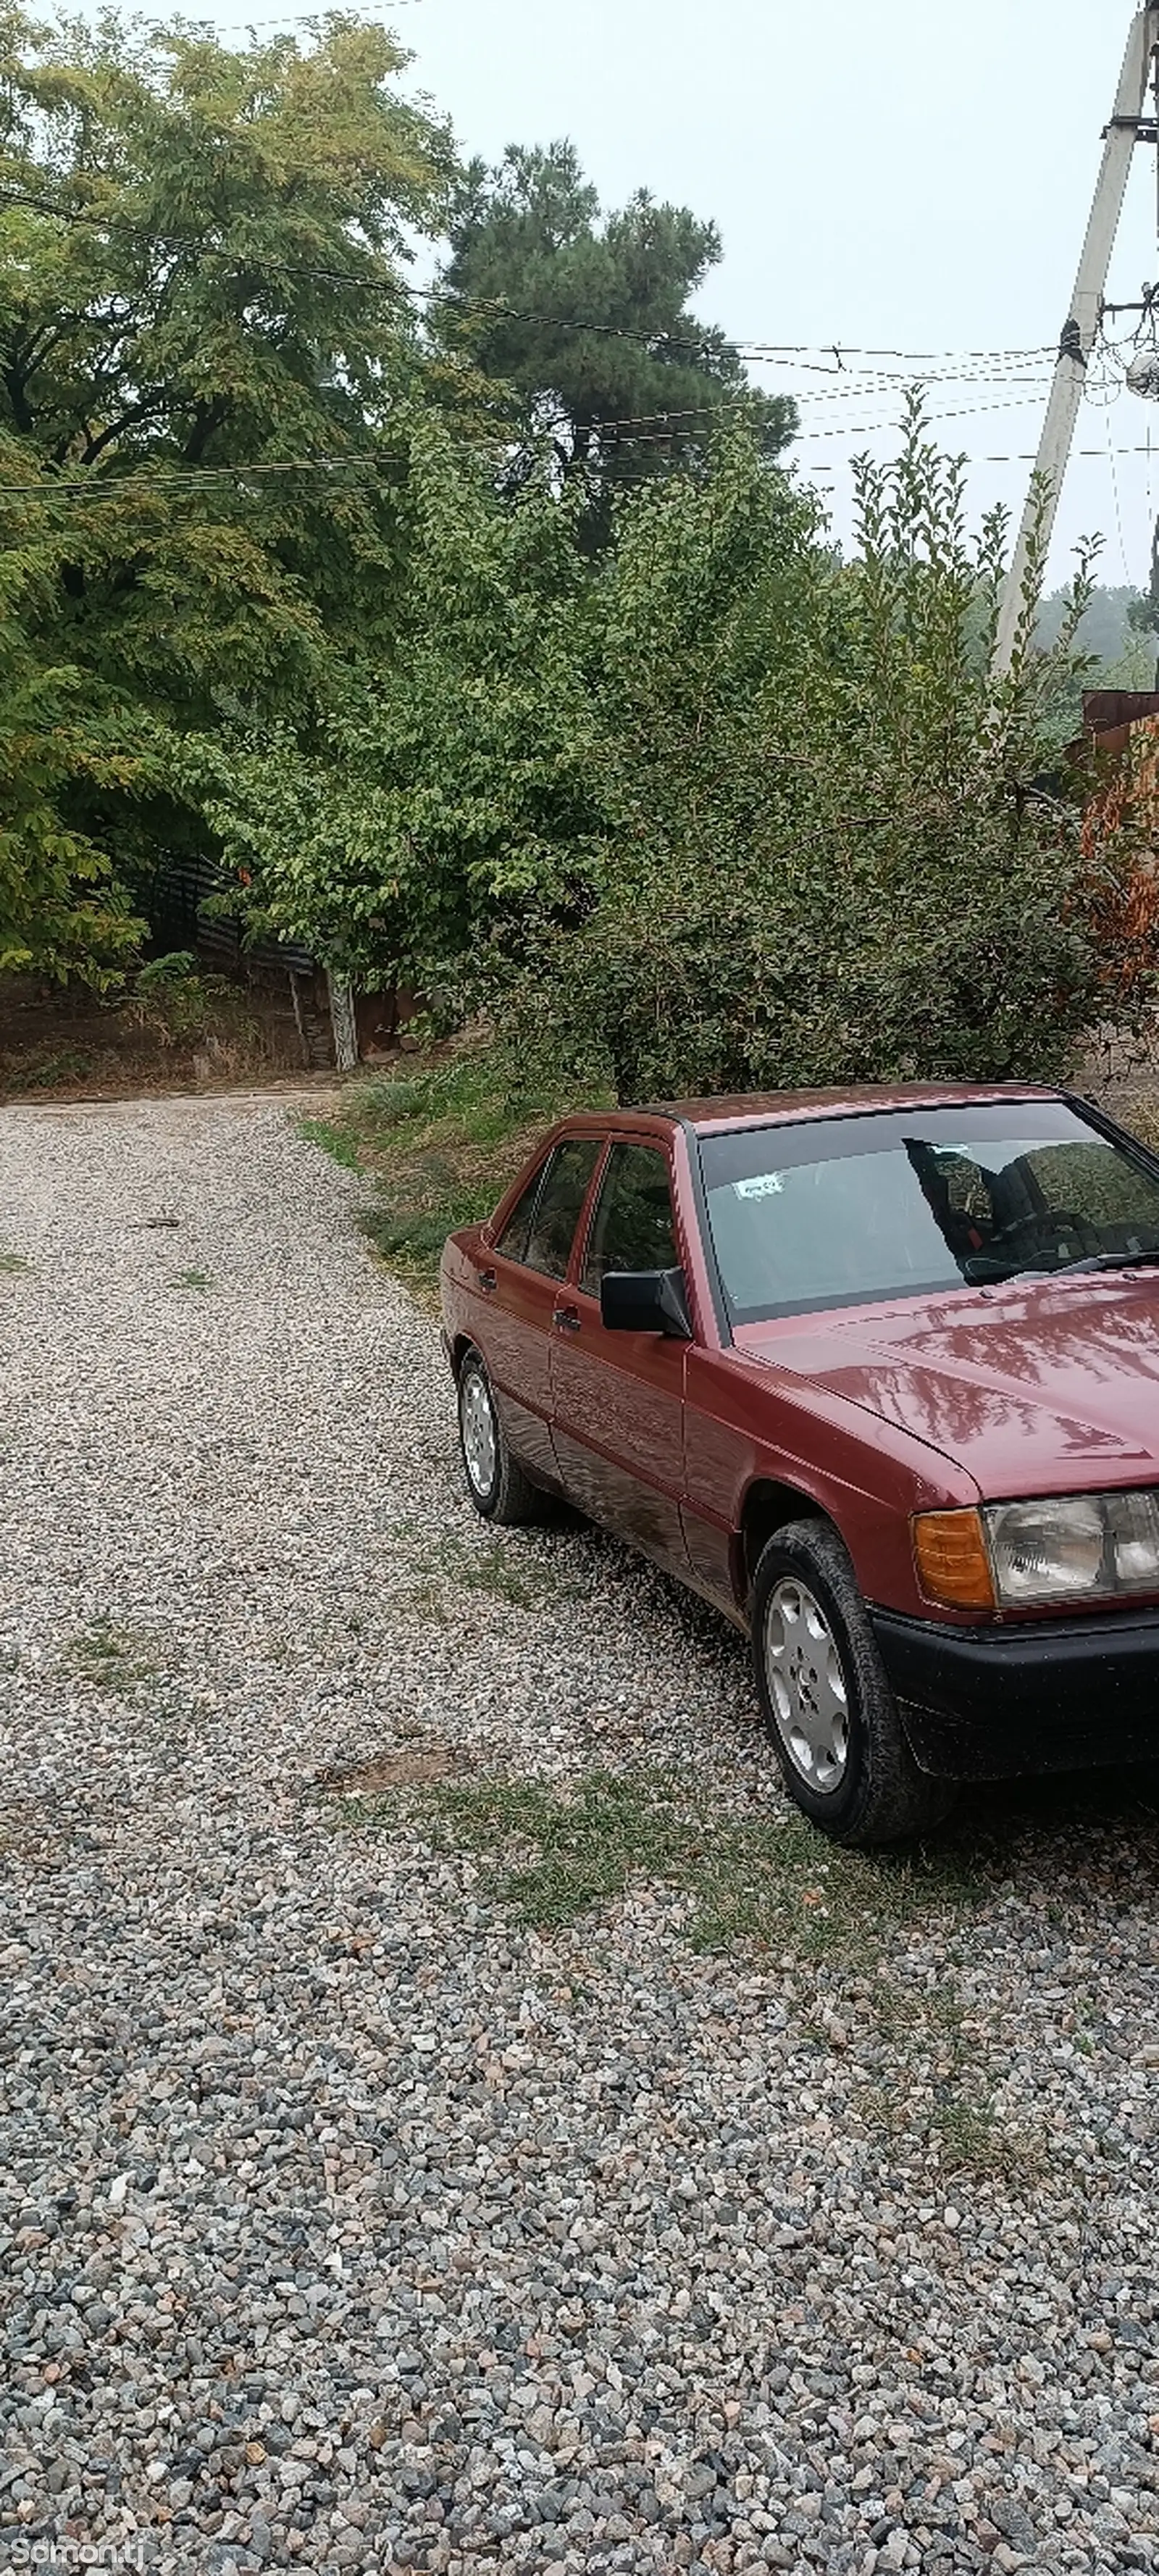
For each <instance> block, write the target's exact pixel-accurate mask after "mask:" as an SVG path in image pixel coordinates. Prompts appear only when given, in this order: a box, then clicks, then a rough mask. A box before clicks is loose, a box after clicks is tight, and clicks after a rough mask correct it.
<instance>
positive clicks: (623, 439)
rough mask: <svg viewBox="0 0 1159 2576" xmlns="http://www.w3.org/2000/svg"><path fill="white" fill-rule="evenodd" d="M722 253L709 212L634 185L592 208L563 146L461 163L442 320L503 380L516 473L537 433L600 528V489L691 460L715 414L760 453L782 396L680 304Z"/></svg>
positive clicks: (783, 418) (791, 423)
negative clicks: (757, 383) (463, 172)
mask: <svg viewBox="0 0 1159 2576" xmlns="http://www.w3.org/2000/svg"><path fill="white" fill-rule="evenodd" d="M720 255H721V247H720V237H719V235H718V233H717V230H716V227H715V225H714V224H711V223H703V222H701V221H700V220H699V219H698V218H697V217H696V216H695V215H693V214H692V213H691V212H690V211H689V209H688V208H687V207H686V206H668V205H658V204H657V203H656V201H655V199H654V198H652V197H651V196H649V195H648V193H647V191H646V190H643V189H641V190H640V191H639V192H638V193H637V195H635V196H634V197H632V198H631V199H630V200H629V203H628V204H627V205H626V206H625V207H623V208H622V209H621V210H620V212H618V213H615V214H609V215H607V216H601V212H600V206H599V199H598V197H597V194H596V191H595V189H594V188H593V187H592V186H591V185H590V184H589V183H588V182H587V181H585V179H584V177H583V174H582V171H581V169H580V166H579V162H578V159H577V157H576V154H575V151H574V149H573V147H572V145H571V144H570V143H555V144H552V145H551V146H550V148H549V149H548V150H546V151H525V150H522V149H520V148H519V147H518V146H515V145H513V146H511V148H510V149H509V150H508V151H507V152H506V153H505V155H504V158H503V161H502V162H501V164H500V166H499V168H498V169H497V170H493V171H488V170H487V169H486V168H485V167H484V166H483V164H482V163H481V162H475V163H474V164H473V165H472V167H471V169H470V170H469V172H468V173H467V177H466V181H465V184H464V186H463V188H462V190H461V192H460V196H459V200H458V204H457V208H456V213H455V217H454V221H453V223H452V228H451V258H450V261H449V263H448V265H447V267H446V268H445V270H444V272H443V277H442V286H443V290H444V299H445V300H444V301H443V303H442V305H441V308H440V314H439V319H440V322H441V328H442V330H443V333H444V334H445V336H446V339H447V342H448V344H449V345H450V346H451V347H452V348H455V349H465V350H469V351H470V352H471V355H472V356H473V357H474V358H475V360H476V361H477V363H478V365H479V366H480V368H481V369H482V370H483V371H484V372H485V373H486V374H487V375H488V376H491V377H493V378H495V379H496V380H497V381H498V382H500V383H502V384H504V385H506V386H507V387H508V388H509V389H510V391H509V399H508V402H507V405H506V414H505V416H506V419H507V420H508V422H509V424H510V430H511V435H512V438H513V441H514V442H515V447H516V472H517V473H518V472H519V471H523V470H527V465H528V461H529V460H530V459H531V458H533V457H534V454H535V452H536V445H537V441H538V440H539V439H540V438H541V437H542V435H543V433H544V432H547V433H548V434H549V435H550V437H551V439H552V441H553V442H554V447H555V452H556V456H557V459H558V462H559V467H560V470H561V472H562V473H563V474H564V475H567V476H571V477H573V478H575V479H577V480H580V481H582V482H583V483H584V484H585V485H586V486H587V487H588V489H589V491H590V493H591V496H592V500H593V511H592V526H593V528H594V529H595V530H597V531H598V532H599V533H600V534H602V535H606V533H607V526H608V519H607V508H606V497H607V494H608V492H609V489H610V488H612V487H615V486H617V485H619V484H621V483H623V482H625V481H638V480H639V479H640V478H641V477H643V476H646V475H649V474H655V473H658V472H662V471H666V470H671V469H672V468H673V467H682V468H684V469H687V468H688V467H690V466H691V465H693V464H695V463H696V462H697V461H698V460H701V459H703V458H704V457H705V455H706V454H707V451H708V447H709V445H710V442H711V437H712V433H713V429H714V426H716V425H718V424H719V422H720V420H721V419H722V418H724V417H726V416H728V417H732V418H734V419H741V418H743V419H745V420H747V421H748V423H749V425H750V427H751V428H752V430H753V432H754V435H755V436H756V437H757V439H758V441H759V443H760V445H761V448H762V450H763V452H764V453H765V454H766V455H768V456H775V455H776V454H778V453H779V452H780V450H781V449H782V448H784V447H785V446H786V445H787V444H788V441H789V440H790V439H791V438H792V436H793V435H794V432H795V429H796V425H797V416H796V410H795V407H794V405H793V403H792V402H791V401H788V400H784V399H770V398H769V397H767V396H764V395H761V394H758V393H756V392H755V391H754V390H753V388H752V387H751V386H750V385H749V384H748V382H747V379H746V377H745V372H744V368H743V365H742V363H741V360H740V357H739V355H738V353H737V351H736V349H735V348H734V347H733V346H732V344H731V342H730V341H728V340H727V339H726V337H725V335H724V333H723V332H722V331H720V330H719V329H716V328H715V327H713V326H711V325H707V324H704V323H700V322H697V320H696V318H695V316H694V315H693V314H692V313H691V312H690V311H689V309H688V300H689V297H690V296H692V295H693V294H694V293H695V291H696V289H697V288H698V287H699V286H701V285H702V284H703V281H704V279H705V277H706V276H707V274H708V271H709V270H710V268H712V267H713V266H714V265H715V264H716V262H717V261H718V260H719V258H720Z"/></svg>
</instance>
